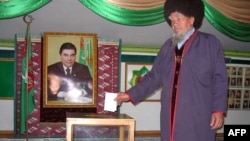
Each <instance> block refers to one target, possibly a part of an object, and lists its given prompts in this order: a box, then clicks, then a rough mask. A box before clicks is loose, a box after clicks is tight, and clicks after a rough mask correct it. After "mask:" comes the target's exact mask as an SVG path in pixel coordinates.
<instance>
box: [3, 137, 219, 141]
mask: <svg viewBox="0 0 250 141" xmlns="http://www.w3.org/2000/svg"><path fill="white" fill-rule="evenodd" d="M0 141H66V139H64V138H38V139H37V138H36V139H4V138H0ZM75 141H119V139H117V138H108V139H103V138H102V139H75ZM124 141H127V140H124ZM135 141H160V138H159V137H136V138H135ZM216 141H223V138H222V137H219V138H217V139H216Z"/></svg>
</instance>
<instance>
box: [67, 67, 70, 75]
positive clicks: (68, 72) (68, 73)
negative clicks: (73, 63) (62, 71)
mask: <svg viewBox="0 0 250 141" xmlns="http://www.w3.org/2000/svg"><path fill="white" fill-rule="evenodd" d="M66 75H67V76H70V69H69V68H67V69H66Z"/></svg>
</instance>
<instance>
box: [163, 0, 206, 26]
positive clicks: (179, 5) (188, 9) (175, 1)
mask: <svg viewBox="0 0 250 141" xmlns="http://www.w3.org/2000/svg"><path fill="white" fill-rule="evenodd" d="M175 11H177V12H180V13H182V14H183V15H185V16H188V17H192V16H193V17H194V20H195V21H194V25H193V26H194V28H196V29H198V28H200V27H201V25H202V21H203V18H204V4H203V2H202V0H166V2H165V5H164V17H165V20H166V21H167V23H168V24H169V26H171V21H170V20H169V16H170V14H171V13H172V12H175Z"/></svg>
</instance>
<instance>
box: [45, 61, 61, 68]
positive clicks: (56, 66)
mask: <svg viewBox="0 0 250 141" xmlns="http://www.w3.org/2000/svg"><path fill="white" fill-rule="evenodd" d="M61 64H62V63H61V62H56V63H54V64H51V65H49V66H48V69H53V68H58V67H60V65H61Z"/></svg>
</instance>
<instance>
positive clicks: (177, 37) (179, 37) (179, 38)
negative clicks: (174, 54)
mask: <svg viewBox="0 0 250 141" xmlns="http://www.w3.org/2000/svg"><path fill="white" fill-rule="evenodd" d="M184 37H185V34H173V35H172V46H173V47H176V45H177V44H178V42H180V41H182V40H183V39H184Z"/></svg>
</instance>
